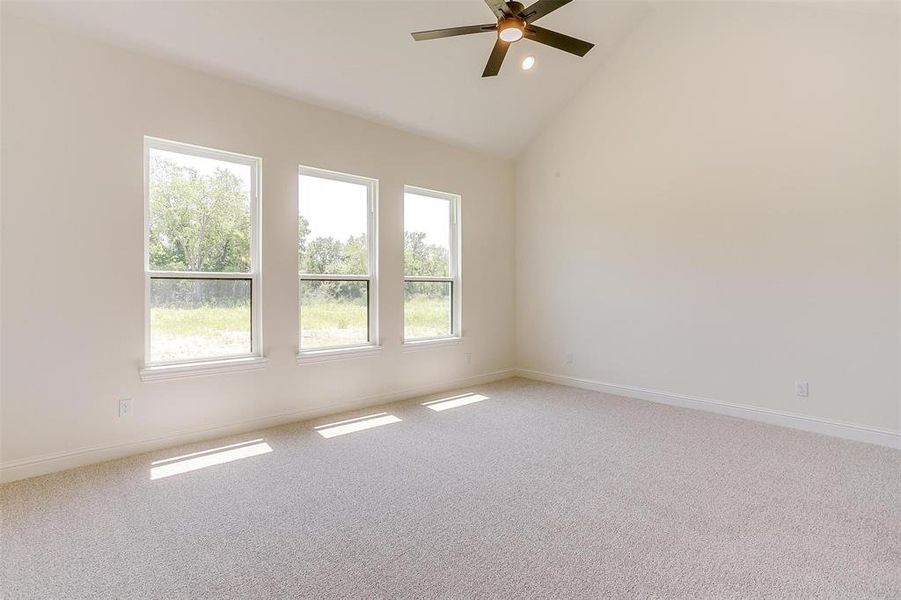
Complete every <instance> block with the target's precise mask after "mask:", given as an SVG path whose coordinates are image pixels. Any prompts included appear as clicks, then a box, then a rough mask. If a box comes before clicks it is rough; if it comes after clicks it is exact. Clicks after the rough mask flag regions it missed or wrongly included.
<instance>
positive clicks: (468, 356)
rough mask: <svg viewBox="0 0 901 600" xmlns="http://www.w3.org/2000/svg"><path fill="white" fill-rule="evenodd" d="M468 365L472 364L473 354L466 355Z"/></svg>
mask: <svg viewBox="0 0 901 600" xmlns="http://www.w3.org/2000/svg"><path fill="white" fill-rule="evenodd" d="M466 364H467V365H470V364H472V352H467V353H466Z"/></svg>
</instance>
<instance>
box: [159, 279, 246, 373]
mask: <svg viewBox="0 0 901 600" xmlns="http://www.w3.org/2000/svg"><path fill="white" fill-rule="evenodd" d="M250 287H251V286H250V280H249V279H151V280H150V360H151V362H161V361H173V360H195V359H201V358H216V357H222V356H238V355H244V354H250V353H251V346H250V321H251V318H250Z"/></svg>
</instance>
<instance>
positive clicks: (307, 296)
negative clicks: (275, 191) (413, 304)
mask: <svg viewBox="0 0 901 600" xmlns="http://www.w3.org/2000/svg"><path fill="white" fill-rule="evenodd" d="M376 189H377V181H376V180H374V179H367V178H365V177H356V176H354V175H345V174H343V173H334V172H331V171H323V170H321V169H313V168H309V167H301V168H300V173H299V177H298V224H297V225H298V227H297V229H298V236H297V258H298V273H299V278H300V352H301V353H304V352H308V351H321V350H326V349H328V350H334V349H339V348H344V349H350V348H359V347H361V346H375V345H376V344H377V330H376V321H377V319H376V318H375V315H376V314H377V311H376V300H377V294H376V278H375V272H376V269H375V265H376V264H377V263H376V251H375V249H376V227H375V214H376V213H375V203H376Z"/></svg>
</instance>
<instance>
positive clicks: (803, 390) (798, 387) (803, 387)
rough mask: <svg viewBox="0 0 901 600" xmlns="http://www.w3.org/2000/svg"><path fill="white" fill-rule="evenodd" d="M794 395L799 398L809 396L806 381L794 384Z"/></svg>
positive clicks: (808, 387) (808, 386)
mask: <svg viewBox="0 0 901 600" xmlns="http://www.w3.org/2000/svg"><path fill="white" fill-rule="evenodd" d="M795 395H796V396H798V397H799V398H807V397H808V396H809V395H810V385H809V384H808V383H807V382H806V381H799V382H797V383H795Z"/></svg>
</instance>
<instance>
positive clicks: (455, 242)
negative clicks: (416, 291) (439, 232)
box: [401, 185, 463, 350]
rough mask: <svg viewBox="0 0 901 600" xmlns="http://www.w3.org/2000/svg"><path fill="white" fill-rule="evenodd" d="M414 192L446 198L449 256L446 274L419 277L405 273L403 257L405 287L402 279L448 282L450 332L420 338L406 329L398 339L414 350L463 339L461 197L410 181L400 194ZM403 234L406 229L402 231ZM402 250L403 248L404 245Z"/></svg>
mask: <svg viewBox="0 0 901 600" xmlns="http://www.w3.org/2000/svg"><path fill="white" fill-rule="evenodd" d="M408 193H409V194H416V195H418V196H428V197H431V198H438V199H440V200H447V201H448V203H449V205H450V234H449V236H448V242H449V246H450V247H449V248H448V252H449V253H450V256H449V257H448V269H449V273H448V277H421V276H412V275H407V273H406V258H405V259H404V266H403V272H404V285H405V287H406V283H407V282H408V281H423V282H445V283H450V284H451V333H450V335H442V336H433V337H422V338H408V337H407V336H406V333H404V335H402V336H401V339H402V341H403V343H404V348H405V349H408V350H414V349H416V348H419V347H423V346H429V347H431V346H435V345H443V344H453V343H458V342H461V341H462V340H463V278H462V277H461V265H462V260H461V256H460V249H461V247H462V246H463V244H462V240H463V238H462V228H461V220H462V218H461V217H462V215H461V211H462V203H463V197H462V196H460V194H452V193H449V192H439V191H437V190H430V189H428V188H421V187H416V186H412V185H405V186H404V198H406V194H408ZM403 229H404V232H406V230H407V224H406V212H405V213H404V228H403ZM404 236H405V238H406V233H404ZM404 250H405V251H406V248H405V249H404ZM405 296H406V292H404V313H405V314H404V331H406V297H405Z"/></svg>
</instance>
